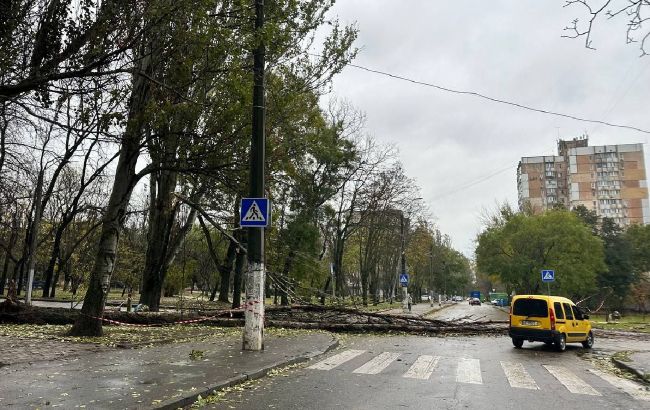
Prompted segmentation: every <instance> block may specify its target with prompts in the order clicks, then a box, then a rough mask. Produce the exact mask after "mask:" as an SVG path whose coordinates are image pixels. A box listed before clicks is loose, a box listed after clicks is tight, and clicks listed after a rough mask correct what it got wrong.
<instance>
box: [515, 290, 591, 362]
mask: <svg viewBox="0 0 650 410" xmlns="http://www.w3.org/2000/svg"><path fill="white" fill-rule="evenodd" d="M588 319H589V315H587V314H585V313H584V312H583V311H582V310H581V309H580V308H579V307H578V306H576V305H575V303H573V302H572V301H571V300H570V299H567V298H564V297H561V296H546V295H519V296H515V297H514V298H513V300H512V304H511V306H510V326H509V330H508V333H509V334H510V337H511V338H512V344H513V345H514V346H515V347H516V348H521V347H522V346H523V344H524V340H528V341H529V342H544V343H546V344H547V345H549V346H550V345H555V348H556V349H557V350H558V351H560V352H562V351H564V350H565V349H566V344H567V343H582V346H583V347H584V348H586V349H590V348H591V347H592V346H593V345H594V334H593V333H592V331H591V322H590V321H589V320H588Z"/></svg>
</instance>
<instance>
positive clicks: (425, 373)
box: [308, 349, 650, 402]
mask: <svg viewBox="0 0 650 410" xmlns="http://www.w3.org/2000/svg"><path fill="white" fill-rule="evenodd" d="M366 352H367V351H366V350H354V349H349V350H344V351H343V352H341V353H338V354H335V355H334V356H331V357H328V358H326V359H323V360H321V361H319V362H317V363H315V364H313V365H311V366H309V367H308V368H309V369H316V370H332V369H334V368H336V367H338V366H340V365H342V364H344V363H346V362H348V361H350V360H352V359H354V358H356V357H358V356H360V355H362V354H364V353H366ZM400 355H401V354H400V353H395V352H383V353H381V354H379V355H376V356H375V357H373V358H372V359H370V360H369V361H367V362H366V363H364V364H363V365H361V366H360V367H357V368H356V369H355V370H353V371H352V372H353V373H357V374H368V375H375V374H379V373H381V372H383V371H384V370H386V368H388V367H389V366H390V365H391V364H392V363H393V362H395V361H396V360H397V359H398V358H399V357H400ZM442 359H443V357H442V356H432V355H421V356H419V357H418V358H417V359H416V360H415V362H414V363H413V364H412V365H411V366H410V367H409V369H408V370H407V371H406V372H405V373H404V374H403V375H402V377H403V378H406V379H419V380H429V379H430V378H431V375H432V374H433V372H434V371H436V370H437V369H438V367H439V366H440V364H441V363H444V366H442V368H441V369H440V372H441V373H445V372H450V371H451V368H449V367H451V366H453V365H452V363H453V361H457V362H456V382H457V383H464V384H483V376H482V373H481V362H480V360H479V359H473V358H452V357H446V358H445V360H444V361H443V360H442ZM500 364H501V368H502V369H503V374H505V376H506V378H507V380H508V383H509V384H510V386H511V387H513V388H518V389H529V390H547V388H546V387H545V386H542V387H541V388H540V386H538V385H537V382H536V381H535V380H534V379H533V377H531V375H530V374H529V373H528V371H527V370H526V368H525V367H524V365H523V364H522V363H519V362H511V361H501V362H500ZM527 366H528V367H529V370H530V367H532V366H539V365H538V364H528V365H527ZM542 366H543V367H544V368H545V369H546V370H547V371H548V372H549V373H550V374H551V375H552V376H553V377H554V378H555V379H556V380H557V381H558V382H560V383H561V384H562V385H564V387H566V389H567V390H568V391H569V392H571V393H573V394H585V395H591V396H602V394H601V393H600V392H598V391H597V390H596V389H594V388H593V387H592V386H590V385H589V384H588V383H587V382H585V381H584V380H582V379H581V378H580V377H578V376H576V375H575V374H574V373H572V372H571V371H570V370H569V369H567V368H566V367H563V366H553V365H542ZM488 369H490V367H489V366H488ZM586 370H587V371H588V372H589V373H591V374H593V375H595V376H597V377H599V378H600V379H602V380H604V381H606V382H608V383H609V384H610V385H612V386H613V387H614V388H616V389H618V390H620V391H622V392H625V393H627V394H628V395H630V396H631V397H632V398H633V399H636V400H639V401H646V402H650V393H649V392H648V391H646V390H644V388H643V386H641V385H640V384H638V383H635V382H633V381H631V380H627V379H623V378H620V377H616V376H614V375H611V374H608V373H605V372H603V371H600V370H597V369H593V368H587V369H586ZM501 377H502V376H501ZM443 380H444V377H443Z"/></svg>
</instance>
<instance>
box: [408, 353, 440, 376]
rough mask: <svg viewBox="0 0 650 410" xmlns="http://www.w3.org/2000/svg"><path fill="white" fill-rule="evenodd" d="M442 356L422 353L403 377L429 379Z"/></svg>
mask: <svg viewBox="0 0 650 410" xmlns="http://www.w3.org/2000/svg"><path fill="white" fill-rule="evenodd" d="M439 360H440V356H427V355H422V356H420V357H418V359H417V360H416V361H415V363H413V365H412V366H411V367H410V368H409V369H408V371H407V372H406V373H404V376H403V377H406V378H409V379H420V380H429V377H431V373H433V371H434V370H435V368H436V366H437V365H438V361H439Z"/></svg>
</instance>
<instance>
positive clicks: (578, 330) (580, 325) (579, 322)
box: [571, 305, 588, 341]
mask: <svg viewBox="0 0 650 410" xmlns="http://www.w3.org/2000/svg"><path fill="white" fill-rule="evenodd" d="M571 308H572V309H573V316H574V317H575V319H576V322H575V323H576V327H575V328H574V333H575V337H576V340H579V341H583V340H585V339H586V338H587V332H588V329H587V328H588V322H587V321H586V320H585V318H584V313H582V310H580V308H579V307H577V306H576V305H571Z"/></svg>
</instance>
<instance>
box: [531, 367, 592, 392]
mask: <svg viewBox="0 0 650 410" xmlns="http://www.w3.org/2000/svg"><path fill="white" fill-rule="evenodd" d="M544 367H545V368H546V370H548V371H549V373H551V374H552V375H553V377H555V378H556V379H557V380H558V381H559V382H560V383H562V384H563V385H564V387H566V388H567V390H569V391H570V392H571V393H575V394H588V395H591V396H601V394H600V393H598V392H597V391H596V390H595V389H594V388H593V387H591V386H590V385H588V384H587V383H585V382H584V381H583V380H582V379H581V378H579V377H578V376H576V375H575V374H573V373H571V372H570V371H569V370H568V369H567V368H566V367H562V366H550V365H546V364H545V365H544Z"/></svg>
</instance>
